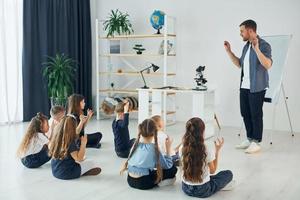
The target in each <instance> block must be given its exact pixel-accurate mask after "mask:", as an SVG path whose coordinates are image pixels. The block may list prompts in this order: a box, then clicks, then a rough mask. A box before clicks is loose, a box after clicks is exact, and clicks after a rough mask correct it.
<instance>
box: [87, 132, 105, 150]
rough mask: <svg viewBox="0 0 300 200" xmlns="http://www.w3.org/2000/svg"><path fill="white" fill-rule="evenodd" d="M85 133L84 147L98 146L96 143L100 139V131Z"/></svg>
mask: <svg viewBox="0 0 300 200" xmlns="http://www.w3.org/2000/svg"><path fill="white" fill-rule="evenodd" d="M86 135H87V144H86V147H88V148H99V146H98V144H99V143H100V141H101V139H102V133H100V132H96V133H90V134H86Z"/></svg>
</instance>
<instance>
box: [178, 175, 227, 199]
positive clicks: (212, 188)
mask: <svg viewBox="0 0 300 200" xmlns="http://www.w3.org/2000/svg"><path fill="white" fill-rule="evenodd" d="M232 177H233V175H232V172H231V171H230V170H226V171H221V172H219V173H218V174H216V175H213V176H210V181H209V182H207V183H204V184H203V185H188V184H185V183H184V182H182V190H183V192H184V193H185V194H187V195H189V196H192V197H198V198H206V197H210V196H211V195H213V194H215V193H216V192H218V191H219V190H221V189H222V188H224V187H225V186H226V185H227V184H228V183H229V182H230V181H231V180H232Z"/></svg>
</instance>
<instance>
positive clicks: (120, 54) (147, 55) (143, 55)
mask: <svg viewBox="0 0 300 200" xmlns="http://www.w3.org/2000/svg"><path fill="white" fill-rule="evenodd" d="M100 56H102V57H163V56H164V55H163V54H134V53H108V54H100ZM167 56H176V54H168V55H167Z"/></svg>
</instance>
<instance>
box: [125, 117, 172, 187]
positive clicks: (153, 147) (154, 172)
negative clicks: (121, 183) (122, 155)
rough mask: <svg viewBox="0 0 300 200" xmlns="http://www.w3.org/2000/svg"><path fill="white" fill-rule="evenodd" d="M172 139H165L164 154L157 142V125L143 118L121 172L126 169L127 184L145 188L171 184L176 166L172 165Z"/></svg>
mask: <svg viewBox="0 0 300 200" xmlns="http://www.w3.org/2000/svg"><path fill="white" fill-rule="evenodd" d="M171 145H172V141H171V140H170V139H169V138H167V139H166V151H167V153H166V155H162V154H161V152H160V151H159V148H158V144H157V127H156V124H155V122H154V121H153V120H152V119H145V120H144V121H143V122H142V123H141V124H140V125H139V126H138V137H137V139H136V141H135V143H134V145H133V147H132V149H131V152H130V153H129V156H128V159H127V161H126V162H125V164H124V166H123V168H122V170H121V173H123V172H124V171H125V170H128V177H127V182H128V184H129V186H131V187H133V188H136V189H141V190H147V189H151V188H153V187H155V186H157V185H159V186H163V185H171V184H173V183H174V182H175V180H176V173H177V168H176V167H175V166H174V165H173V162H172V158H171V156H170V153H171Z"/></svg>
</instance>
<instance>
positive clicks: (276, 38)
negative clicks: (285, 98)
mask: <svg viewBox="0 0 300 200" xmlns="http://www.w3.org/2000/svg"><path fill="white" fill-rule="evenodd" d="M261 38H263V39H264V40H266V41H267V42H268V43H269V44H270V45H271V48H272V59H273V64H272V67H271V69H269V70H268V73H269V85H270V87H269V89H267V92H266V96H265V102H270V103H275V104H277V103H278V100H279V94H280V89H281V83H282V79H283V73H284V66H285V63H286V60H287V54H288V49H289V44H290V41H291V39H292V35H272V36H263V37H261Z"/></svg>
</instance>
